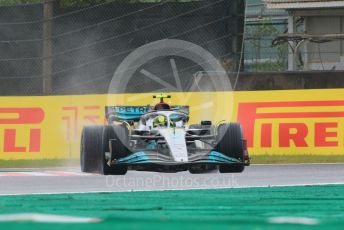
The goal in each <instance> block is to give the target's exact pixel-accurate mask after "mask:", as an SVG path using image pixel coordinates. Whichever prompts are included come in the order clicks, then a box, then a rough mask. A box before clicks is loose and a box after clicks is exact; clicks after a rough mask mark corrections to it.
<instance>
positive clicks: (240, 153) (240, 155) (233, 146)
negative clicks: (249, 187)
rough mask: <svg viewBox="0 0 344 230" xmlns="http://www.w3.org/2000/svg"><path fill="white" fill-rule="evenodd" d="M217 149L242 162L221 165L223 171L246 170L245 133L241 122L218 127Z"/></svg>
mask: <svg viewBox="0 0 344 230" xmlns="http://www.w3.org/2000/svg"><path fill="white" fill-rule="evenodd" d="M217 134H218V135H217V146H216V149H215V150H216V151H217V152H220V153H223V154H225V155H226V156H228V157H231V158H235V159H238V160H239V161H240V162H241V163H235V164H231V165H220V168H219V170H220V172H221V173H240V172H242V171H244V168H245V166H244V163H243V162H244V148H243V142H242V139H243V134H242V129H241V125H240V124H239V123H224V124H221V125H220V126H219V127H218V131H217Z"/></svg>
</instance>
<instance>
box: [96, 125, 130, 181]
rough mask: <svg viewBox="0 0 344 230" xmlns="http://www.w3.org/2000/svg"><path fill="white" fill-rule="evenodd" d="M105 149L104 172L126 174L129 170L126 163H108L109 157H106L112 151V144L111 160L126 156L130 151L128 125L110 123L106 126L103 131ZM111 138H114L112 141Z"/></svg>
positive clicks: (107, 173)
mask: <svg viewBox="0 0 344 230" xmlns="http://www.w3.org/2000/svg"><path fill="white" fill-rule="evenodd" d="M102 136H103V151H102V154H101V157H102V160H101V161H102V163H101V168H102V170H101V171H102V173H103V174H104V175H124V174H126V173H127V171H128V167H127V166H126V165H111V166H109V165H108V163H107V162H108V161H109V159H106V153H110V145H111V151H112V152H111V154H110V156H111V161H112V160H114V159H119V158H122V157H126V156H127V155H128V154H129V153H130V151H129V150H128V146H129V132H128V129H127V127H125V126H124V125H110V126H105V127H104V131H103V134H102ZM110 140H112V141H111V142H110Z"/></svg>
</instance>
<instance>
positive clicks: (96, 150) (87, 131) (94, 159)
mask: <svg viewBox="0 0 344 230" xmlns="http://www.w3.org/2000/svg"><path fill="white" fill-rule="evenodd" d="M102 135H103V126H88V127H84V128H83V130H82V134H81V146H80V165H81V171H82V172H97V173H99V172H100V167H99V165H100V163H101V161H100V157H101V153H102Z"/></svg>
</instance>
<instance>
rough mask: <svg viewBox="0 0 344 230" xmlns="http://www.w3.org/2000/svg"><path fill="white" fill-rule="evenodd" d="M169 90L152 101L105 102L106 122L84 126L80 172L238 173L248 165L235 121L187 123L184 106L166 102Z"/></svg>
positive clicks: (186, 111) (247, 156) (248, 161)
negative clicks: (136, 103)
mask: <svg viewBox="0 0 344 230" xmlns="http://www.w3.org/2000/svg"><path fill="white" fill-rule="evenodd" d="M168 97H169V96H168V95H158V96H154V98H159V99H160V102H159V103H158V104H156V105H155V106H154V107H153V108H151V107H150V106H110V107H106V117H107V121H108V125H105V126H87V127H84V129H83V131H82V136H81V153H80V161H81V171H82V172H94V173H100V174H104V175H123V174H126V172H127V171H128V170H139V171H156V172H179V171H187V170H188V171H189V172H190V173H206V172H210V171H214V170H219V171H220V172H221V173H239V172H242V171H243V170H244V168H245V166H248V165H249V164H250V158H249V155H248V151H247V148H246V140H245V139H244V137H243V133H242V128H241V125H240V124H239V123H221V124H218V125H217V126H214V125H212V123H211V122H210V121H202V122H201V123H200V124H193V125H189V124H188V121H189V113H188V107H187V106H170V105H169V104H167V103H165V102H164V98H168Z"/></svg>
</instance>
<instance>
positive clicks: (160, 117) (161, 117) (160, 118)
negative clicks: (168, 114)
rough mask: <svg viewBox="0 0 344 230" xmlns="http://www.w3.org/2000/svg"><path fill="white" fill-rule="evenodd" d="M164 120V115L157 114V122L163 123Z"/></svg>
mask: <svg viewBox="0 0 344 230" xmlns="http://www.w3.org/2000/svg"><path fill="white" fill-rule="evenodd" d="M165 121H166V118H165V116H162V115H160V116H158V122H159V123H164V122H165Z"/></svg>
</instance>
